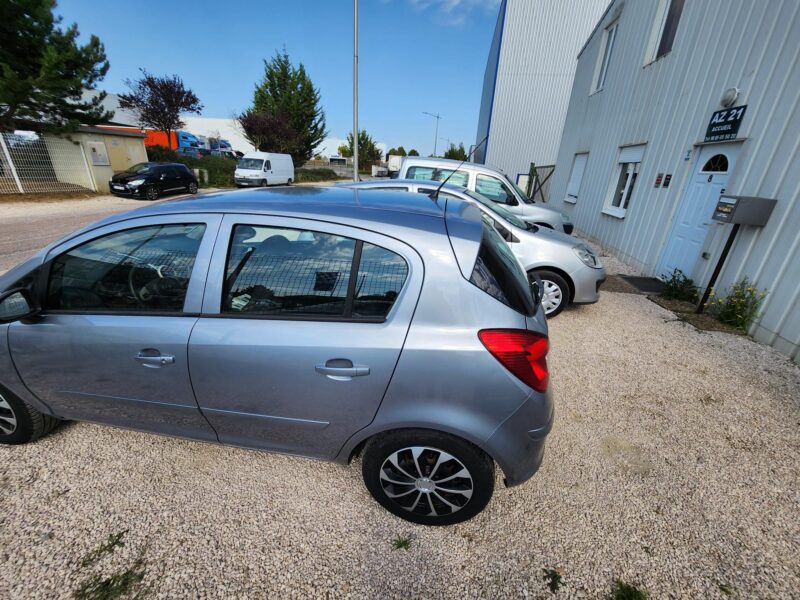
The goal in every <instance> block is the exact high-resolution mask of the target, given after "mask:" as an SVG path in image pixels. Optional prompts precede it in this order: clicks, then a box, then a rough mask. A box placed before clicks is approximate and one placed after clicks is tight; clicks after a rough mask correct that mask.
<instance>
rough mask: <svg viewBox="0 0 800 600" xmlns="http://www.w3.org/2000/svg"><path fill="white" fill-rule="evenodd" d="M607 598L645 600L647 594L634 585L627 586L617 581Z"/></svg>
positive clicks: (613, 599) (612, 599) (611, 599)
mask: <svg viewBox="0 0 800 600" xmlns="http://www.w3.org/2000/svg"><path fill="white" fill-rule="evenodd" d="M608 598H609V600H647V593H646V592H643V591H642V590H640V589H639V588H637V587H636V586H635V585H628V584H627V583H624V582H622V581H620V580H619V579H617V581H616V582H615V583H614V590H613V591H612V592H611V595H610V596H609V597H608Z"/></svg>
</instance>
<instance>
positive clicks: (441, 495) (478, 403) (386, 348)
mask: <svg viewBox="0 0 800 600" xmlns="http://www.w3.org/2000/svg"><path fill="white" fill-rule="evenodd" d="M0 290H2V291H3V292H2V294H0V323H2V324H0V339H2V344H0V442H2V443H7V444H18V443H24V442H29V441H32V440H34V439H36V438H37V437H39V436H41V435H43V434H45V433H47V432H48V431H49V430H50V429H51V428H52V427H53V426H54V425H55V424H56V422H57V420H58V419H76V420H86V421H95V422H99V423H106V424H109V425H115V426H121V427H129V428H134V429H140V430H146V431H152V432H156V433H161V434H169V435H178V436H184V437H188V438H194V439H198V440H203V441H208V442H216V443H222V444H231V445H237V446H247V447H251V448H259V449H263V450H271V451H277V452H284V453H291V454H299V455H304V456H309V457H314V458H320V459H329V460H335V461H339V462H343V463H346V462H348V461H350V460H351V459H352V458H353V457H354V456H356V455H358V454H359V453H360V454H361V456H362V471H363V476H364V481H365V483H366V486H367V488H368V489H369V491H370V492H371V493H372V495H373V496H374V497H375V498H376V500H377V501H378V502H380V503H381V504H382V505H383V506H384V507H386V508H387V509H388V510H390V511H391V512H393V513H394V514H396V515H398V516H400V517H402V518H404V519H408V520H410V521H413V522H416V523H423V524H429V525H446V524H451V523H456V522H460V521H463V520H465V519H468V518H470V517H472V516H473V515H475V514H477V513H478V512H480V511H481V510H482V509H483V508H484V506H485V505H486V504H487V503H488V502H489V499H490V498H491V496H492V493H493V490H494V480H495V476H494V469H495V463H496V464H498V465H499V466H500V468H501V469H502V470H503V472H504V475H505V482H506V484H507V485H509V486H511V485H517V484H519V483H522V482H524V481H525V480H527V479H528V478H530V477H531V476H532V475H533V474H534V473H535V472H536V470H537V469H538V468H539V465H540V463H541V461H542V455H543V452H544V440H545V436H546V435H547V433H548V432H549V431H550V427H551V423H552V420H553V404H552V401H551V397H550V393H549V384H548V380H549V377H548V368H547V352H548V337H547V324H546V320H545V317H544V314H543V311H541V310H537V308H536V307H537V302H536V301H535V299H534V298H532V296H531V290H530V288H529V286H528V281H527V279H526V277H525V274H524V273H523V271H522V269H521V268H520V267H519V264H518V263H517V261H516V260H515V259H514V257H513V255H512V254H511V252H510V251H509V250H508V246H507V245H506V244H505V243H504V242H503V240H502V239H501V238H500V236H499V235H498V234H497V232H496V231H495V229H494V227H493V226H492V225H491V223H490V222H488V221H487V220H486V219H485V218H483V217H482V215H481V213H480V211H479V210H478V209H477V208H476V207H475V206H473V205H471V204H469V203H465V202H460V201H457V200H452V199H451V200H449V201H448V202H446V203H444V202H440V203H434V202H431V201H430V199H429V198H426V197H424V196H421V195H418V194H396V193H395V194H392V193H390V192H373V191H367V190H364V191H361V190H351V189H314V188H298V189H286V188H284V189H263V190H257V191H248V192H236V193H230V194H210V195H206V196H203V197H201V198H196V199H187V200H176V201H172V202H165V203H160V204H157V205H152V206H148V207H146V208H143V209H140V210H137V211H134V212H131V213H127V214H124V215H118V216H114V217H112V218H109V219H106V220H105V221H101V222H99V223H97V224H95V225H92V226H90V227H87V228H85V229H83V230H81V231H79V232H77V233H75V234H72V235H69V236H67V237H66V238H64V239H62V240H61V241H59V242H56V243H54V244H52V245H50V246H48V247H47V248H45V249H44V250H42V251H41V252H39V253H38V254H37V255H35V256H34V257H33V258H31V259H29V260H28V261H26V262H24V263H22V264H21V265H19V266H17V267H15V268H14V269H12V270H11V271H9V272H8V273H6V274H5V275H3V276H2V277H0Z"/></svg>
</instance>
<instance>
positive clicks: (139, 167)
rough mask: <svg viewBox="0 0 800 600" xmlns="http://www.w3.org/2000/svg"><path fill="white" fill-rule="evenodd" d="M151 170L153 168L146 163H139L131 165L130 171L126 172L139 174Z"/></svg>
mask: <svg viewBox="0 0 800 600" xmlns="http://www.w3.org/2000/svg"><path fill="white" fill-rule="evenodd" d="M152 168H153V167H152V166H151V165H148V164H147V163H139V164H136V165H133V166H132V167H131V168H130V169H128V171H130V172H131V173H136V174H139V173H147V172H148V171H149V170H150V169H152Z"/></svg>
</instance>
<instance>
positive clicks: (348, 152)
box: [336, 136, 353, 158]
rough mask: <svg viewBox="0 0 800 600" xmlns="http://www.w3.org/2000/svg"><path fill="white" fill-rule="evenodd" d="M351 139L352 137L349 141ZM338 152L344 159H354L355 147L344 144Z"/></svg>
mask: <svg viewBox="0 0 800 600" xmlns="http://www.w3.org/2000/svg"><path fill="white" fill-rule="evenodd" d="M349 138H350V136H348V139H349ZM336 150H337V152H339V156H342V157H344V158H352V156H353V147H352V145H348V144H342V145H340V146H339V147H338V148H337V149H336Z"/></svg>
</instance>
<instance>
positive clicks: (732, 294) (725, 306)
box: [706, 277, 767, 331]
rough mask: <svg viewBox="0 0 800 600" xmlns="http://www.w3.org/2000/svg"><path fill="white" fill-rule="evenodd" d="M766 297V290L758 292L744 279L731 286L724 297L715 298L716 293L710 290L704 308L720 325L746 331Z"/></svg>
mask: <svg viewBox="0 0 800 600" xmlns="http://www.w3.org/2000/svg"><path fill="white" fill-rule="evenodd" d="M766 295H767V290H759V289H758V288H756V287H755V286H754V285H753V283H752V282H751V281H750V280H749V279H747V277H745V278H744V279H742V280H740V281H738V282H737V283H735V284H733V286H732V287H730V288H729V289H728V291H727V295H725V296H717V294H716V292H714V290H711V293H710V294H709V296H708V302H707V303H706V308H708V309H709V310H710V312H711V313H712V314H713V315H714V316H716V317H717V319H719V321H720V322H721V323H725V324H726V325H731V326H733V327H736V328H737V329H740V330H742V331H747V329H748V327H750V323H752V322H753V321H754V320H755V319H756V318H758V314H759V309H760V308H761V303H762V302H763V301H764V298H765V297H766Z"/></svg>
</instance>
